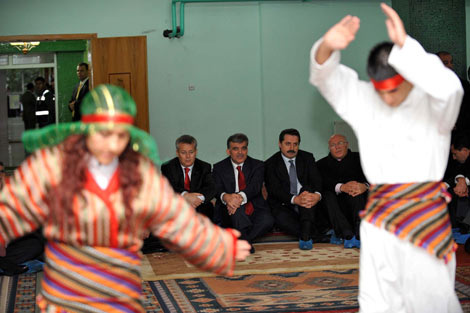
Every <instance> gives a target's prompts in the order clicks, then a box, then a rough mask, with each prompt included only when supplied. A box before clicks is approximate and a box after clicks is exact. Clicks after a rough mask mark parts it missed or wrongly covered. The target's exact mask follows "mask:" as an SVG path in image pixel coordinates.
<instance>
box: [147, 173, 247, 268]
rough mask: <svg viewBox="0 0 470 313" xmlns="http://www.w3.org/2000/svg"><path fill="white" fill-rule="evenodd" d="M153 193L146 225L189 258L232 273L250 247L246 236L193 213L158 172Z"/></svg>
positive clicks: (198, 263)
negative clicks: (150, 216) (150, 215)
mask: <svg viewBox="0 0 470 313" xmlns="http://www.w3.org/2000/svg"><path fill="white" fill-rule="evenodd" d="M152 194H153V195H154V196H153V197H151V198H152V200H151V201H152V203H151V208H152V211H153V216H152V218H151V219H150V220H149V222H148V226H149V227H150V228H151V229H152V231H153V234H154V235H155V236H157V237H160V238H161V239H162V241H163V242H164V243H165V245H166V246H167V247H169V248H170V249H171V250H173V251H175V252H178V253H180V254H181V255H182V256H183V257H184V258H185V259H186V260H187V261H188V262H190V263H192V264H194V265H196V266H197V267H200V268H202V269H204V270H208V271H213V272H216V273H217V274H224V275H231V274H232V273H233V269H234V266H235V260H244V259H245V258H246V257H247V256H248V255H249V250H250V248H251V247H250V245H249V244H248V242H246V241H245V240H238V239H237V238H238V236H239V235H240V233H239V232H238V231H235V230H225V229H222V228H220V227H218V226H216V225H214V224H212V223H211V221H210V220H209V219H208V218H207V217H205V216H202V215H200V214H198V213H196V211H195V210H194V209H193V208H191V207H190V206H189V205H188V203H187V202H186V201H185V200H184V199H183V197H181V196H180V195H178V194H176V193H175V192H174V191H173V189H172V188H171V186H170V185H169V183H168V181H167V180H166V179H165V178H163V177H161V176H159V175H158V174H155V175H154V182H153V187H152Z"/></svg>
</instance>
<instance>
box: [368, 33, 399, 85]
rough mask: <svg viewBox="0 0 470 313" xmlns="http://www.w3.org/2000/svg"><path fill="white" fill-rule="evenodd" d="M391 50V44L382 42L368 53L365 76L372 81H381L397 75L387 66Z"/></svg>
mask: <svg viewBox="0 0 470 313" xmlns="http://www.w3.org/2000/svg"><path fill="white" fill-rule="evenodd" d="M392 48H393V43H391V42H382V43H379V44H378V45H376V46H375V47H374V48H372V50H371V51H370V53H369V58H368V60H367V74H368V75H369V77H370V78H372V79H373V80H376V81H381V80H384V79H387V78H390V77H393V76H395V75H397V74H398V73H397V71H395V69H394V68H393V67H392V66H391V65H390V64H388V57H389V55H390V52H391V51H392Z"/></svg>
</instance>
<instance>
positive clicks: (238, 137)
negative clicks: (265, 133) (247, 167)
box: [227, 133, 248, 149]
mask: <svg viewBox="0 0 470 313" xmlns="http://www.w3.org/2000/svg"><path fill="white" fill-rule="evenodd" d="M231 142H233V143H242V142H246V145H247V146H248V137H247V136H246V135H245V134H242V133H237V134H233V135H232V136H230V137H228V139H227V149H230V143H231Z"/></svg>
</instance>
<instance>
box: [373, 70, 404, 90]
mask: <svg viewBox="0 0 470 313" xmlns="http://www.w3.org/2000/svg"><path fill="white" fill-rule="evenodd" d="M404 80H405V79H404V78H403V76H401V75H400V74H397V75H395V76H392V77H390V78H387V79H384V80H381V81H376V80H373V79H372V78H371V79H370V81H371V82H372V84H374V87H375V89H377V90H391V89H395V88H397V86H398V85H400V84H401V83H402V82H403V81H404Z"/></svg>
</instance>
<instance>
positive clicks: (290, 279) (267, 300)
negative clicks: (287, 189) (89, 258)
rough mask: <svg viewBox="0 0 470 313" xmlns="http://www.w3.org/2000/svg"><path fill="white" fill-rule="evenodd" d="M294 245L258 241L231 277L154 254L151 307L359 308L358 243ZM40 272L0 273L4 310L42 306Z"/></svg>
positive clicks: (460, 277) (465, 295)
mask: <svg viewBox="0 0 470 313" xmlns="http://www.w3.org/2000/svg"><path fill="white" fill-rule="evenodd" d="M292 245H293V244H286V243H282V244H265V243H262V244H257V245H255V247H256V253H255V254H254V255H252V256H250V257H249V259H248V260H247V261H245V262H242V263H240V264H237V267H238V269H237V273H236V274H237V276H234V277H231V278H227V277H221V276H214V275H207V274H206V273H204V272H199V271H198V270H196V269H195V268H194V267H192V266H190V265H188V264H186V263H185V262H184V261H183V260H182V259H180V258H179V257H177V256H175V255H174V254H171V253H163V254H159V256H157V255H150V256H148V257H147V258H146V262H147V263H146V264H144V269H145V268H146V270H147V271H148V272H147V274H146V275H154V276H155V277H157V279H152V281H144V282H143V284H142V287H143V300H144V306H145V308H146V310H147V312H151V313H168V312H194V313H196V312H202V313H229V312H253V313H254V312H275V313H291V312H292V313H294V312H296V313H299V312H303V313H313V312H318V313H319V312H323V313H326V312H330V313H332V312H335V313H341V312H344V313H346V312H357V310H358V303H357V292H358V287H357V285H358V256H359V253H358V250H355V249H348V250H345V249H343V248H341V247H338V246H333V245H328V244H318V245H315V250H312V251H301V250H299V249H296V248H293V247H292ZM313 251H314V252H313ZM177 258H179V263H176V262H177V261H176V260H177ZM348 260H349V261H348ZM261 263H262V264H261ZM457 264H458V267H457V271H456V292H457V295H458V297H459V299H460V301H461V303H462V307H463V310H464V312H468V313H470V255H468V254H465V252H463V251H462V249H459V250H458V251H457ZM170 265H171V266H170ZM178 266H179V267H180V268H179V269H177V268H178ZM174 270H177V272H178V273H184V274H180V275H182V276H184V277H183V278H181V277H177V276H179V275H175V274H174V273H173V274H172V273H171V271H174ZM171 275H173V276H171ZM41 276H42V274H41V273H39V274H23V275H20V276H18V277H14V278H10V277H0V287H1V293H0V312H2V313H3V312H5V313H13V312H15V313H16V312H35V297H36V294H37V292H38V291H39V283H38V282H39V281H40V278H41ZM149 277H153V276H148V277H146V278H149ZM36 312H37V311H36Z"/></svg>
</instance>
